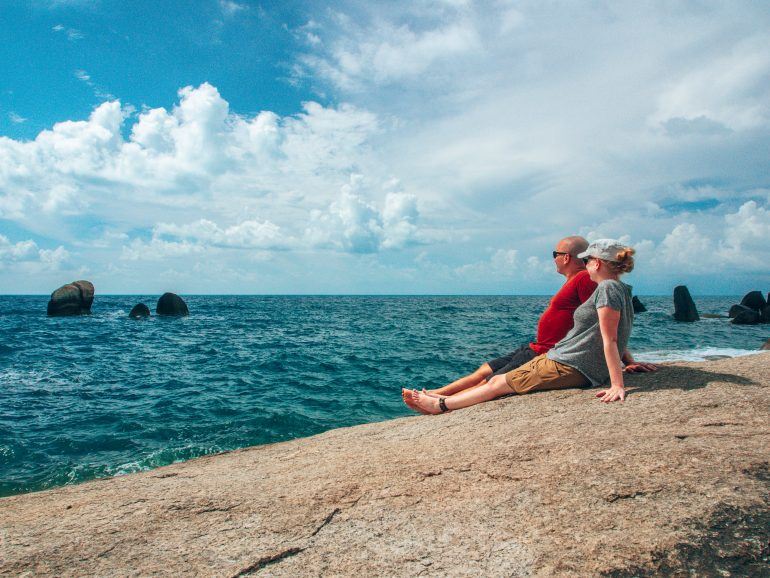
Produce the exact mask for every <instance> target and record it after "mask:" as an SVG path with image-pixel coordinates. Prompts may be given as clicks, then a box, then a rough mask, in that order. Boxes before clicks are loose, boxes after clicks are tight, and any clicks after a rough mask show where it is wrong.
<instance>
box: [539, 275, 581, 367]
mask: <svg viewBox="0 0 770 578" xmlns="http://www.w3.org/2000/svg"><path fill="white" fill-rule="evenodd" d="M594 289H596V283H594V282H593V281H591V277H589V275H588V271H580V272H579V273H577V274H576V275H575V276H574V277H572V279H568V280H567V282H566V283H564V285H562V287H561V289H559V291H558V292H557V293H556V295H554V296H553V297H552V298H551V302H550V303H549V304H548V308H547V309H546V310H545V312H544V313H543V314H542V315H541V316H540V321H538V322H537V340H536V341H534V342H532V343H530V344H529V347H530V349H532V351H534V352H535V353H537V354H538V355H541V354H543V353H545V352H546V351H548V350H549V349H551V348H552V347H553V346H554V345H556V343H557V342H559V341H561V340H562V339H563V338H564V336H565V335H567V333H569V330H570V329H572V325H573V324H574V323H575V321H574V319H573V318H572V315H573V314H574V313H575V309H577V308H578V306H580V305H581V304H582V303H583V302H584V301H585V300H586V299H588V298H589V297H590V296H591V294H592V293H593V292H594Z"/></svg>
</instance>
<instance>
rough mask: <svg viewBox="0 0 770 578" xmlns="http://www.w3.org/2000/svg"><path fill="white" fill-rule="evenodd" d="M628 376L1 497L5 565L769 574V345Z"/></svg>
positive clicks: (77, 569)
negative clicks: (611, 399) (604, 392)
mask: <svg viewBox="0 0 770 578" xmlns="http://www.w3.org/2000/svg"><path fill="white" fill-rule="evenodd" d="M625 379H626V385H627V387H628V397H627V399H626V401H625V402H624V403H614V404H609V405H605V404H602V403H600V402H599V401H597V400H596V399H595V397H594V392H593V391H590V390H589V391H586V390H581V389H573V390H563V391H550V392H542V393H536V394H532V395H526V396H521V397H517V396H513V397H508V398H504V399H500V400H496V401H493V402H489V403H484V404H480V405H478V406H475V407H472V408H469V409H465V410H461V411H455V412H451V413H447V414H443V415H439V416H416V417H409V418H403V419H395V420H389V421H385V422H380V423H373V424H366V425H360V426H356V427H349V428H342V429H337V430H332V431H328V432H326V433H323V434H320V435H317V436H314V437H310V438H304V439H297V440H293V441H289V442H283V443H275V444H270V445H265V446H261V447H254V448H249V449H244V450H239V451H234V452H230V453H226V454H222V455H215V456H206V457H202V458H199V459H196V460H191V461H188V462H185V463H179V464H173V465H170V466H167V467H164V468H159V469H155V470H151V471H148V472H142V473H138V474H132V475H128V476H120V477H116V478H111V479H106V480H98V481H93V482H88V483H84V484H80V485H76V486H69V487H64V488H57V489H54V490H49V491H45V492H38V493H33V494H27V495H20V496H12V497H9V498H3V499H0V520H2V524H1V525H0V535H2V540H0V560H2V561H3V562H2V564H0V574H7V575H9V576H19V575H51V576H61V575H75V574H77V575H85V576H127V575H134V576H143V575H156V576H179V575H197V574H203V575H218V576H243V575H247V574H250V575H256V576H292V577H293V576H421V575H431V576H485V577H486V576H489V577H496V576H560V577H561V576H565V577H583V576H605V577H609V576H612V577H632V576H693V575H695V576H731V575H732V576H764V575H767V556H768V550H767V544H768V540H770V464H769V463H768V462H770V455H768V447H770V404H768V403H767V399H768V391H770V353H765V352H758V353H757V354H756V355H749V356H744V357H740V358H733V359H722V360H719V361H709V362H705V363H677V364H673V365H664V366H663V367H662V368H661V370H660V371H658V372H657V373H650V374H633V375H628V376H626V378H625ZM392 395H393V396H394V397H397V396H398V391H397V390H394V391H393V392H392ZM340 403H344V401H343V400H340Z"/></svg>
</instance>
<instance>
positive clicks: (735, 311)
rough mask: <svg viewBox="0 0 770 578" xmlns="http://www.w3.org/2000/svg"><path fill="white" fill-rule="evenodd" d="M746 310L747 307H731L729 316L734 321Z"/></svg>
mask: <svg viewBox="0 0 770 578" xmlns="http://www.w3.org/2000/svg"><path fill="white" fill-rule="evenodd" d="M744 309H746V306H745V305H733V306H732V307H730V311H728V312H727V316H728V317H729V318H730V319H733V318H734V317H735V316H736V315H738V313H740V312H741V311H743V310H744Z"/></svg>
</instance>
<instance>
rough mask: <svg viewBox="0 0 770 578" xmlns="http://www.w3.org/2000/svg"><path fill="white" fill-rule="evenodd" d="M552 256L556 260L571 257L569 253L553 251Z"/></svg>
mask: <svg viewBox="0 0 770 578" xmlns="http://www.w3.org/2000/svg"><path fill="white" fill-rule="evenodd" d="M551 255H553V258H554V259H556V257H558V256H559V255H569V253H565V252H563V251H551Z"/></svg>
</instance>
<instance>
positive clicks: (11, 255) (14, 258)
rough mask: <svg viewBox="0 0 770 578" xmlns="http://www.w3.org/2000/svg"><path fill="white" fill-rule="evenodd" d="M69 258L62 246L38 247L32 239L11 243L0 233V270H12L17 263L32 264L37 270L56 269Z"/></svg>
mask: <svg viewBox="0 0 770 578" xmlns="http://www.w3.org/2000/svg"><path fill="white" fill-rule="evenodd" d="M69 258H70V254H69V252H68V251H67V250H66V249H65V248H64V247H62V246H59V247H57V248H56V249H40V248H39V247H38V246H37V243H35V242H34V241H32V240H31V239H30V240H27V241H19V242H17V243H12V242H11V241H10V240H9V239H8V237H6V236H5V235H2V234H0V270H9V269H10V270H14V267H15V266H18V265H34V266H35V270H36V271H37V272H42V271H46V270H48V271H55V270H58V269H59V268H60V267H61V266H62V265H63V264H64V263H66V262H67V261H68V260H69Z"/></svg>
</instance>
